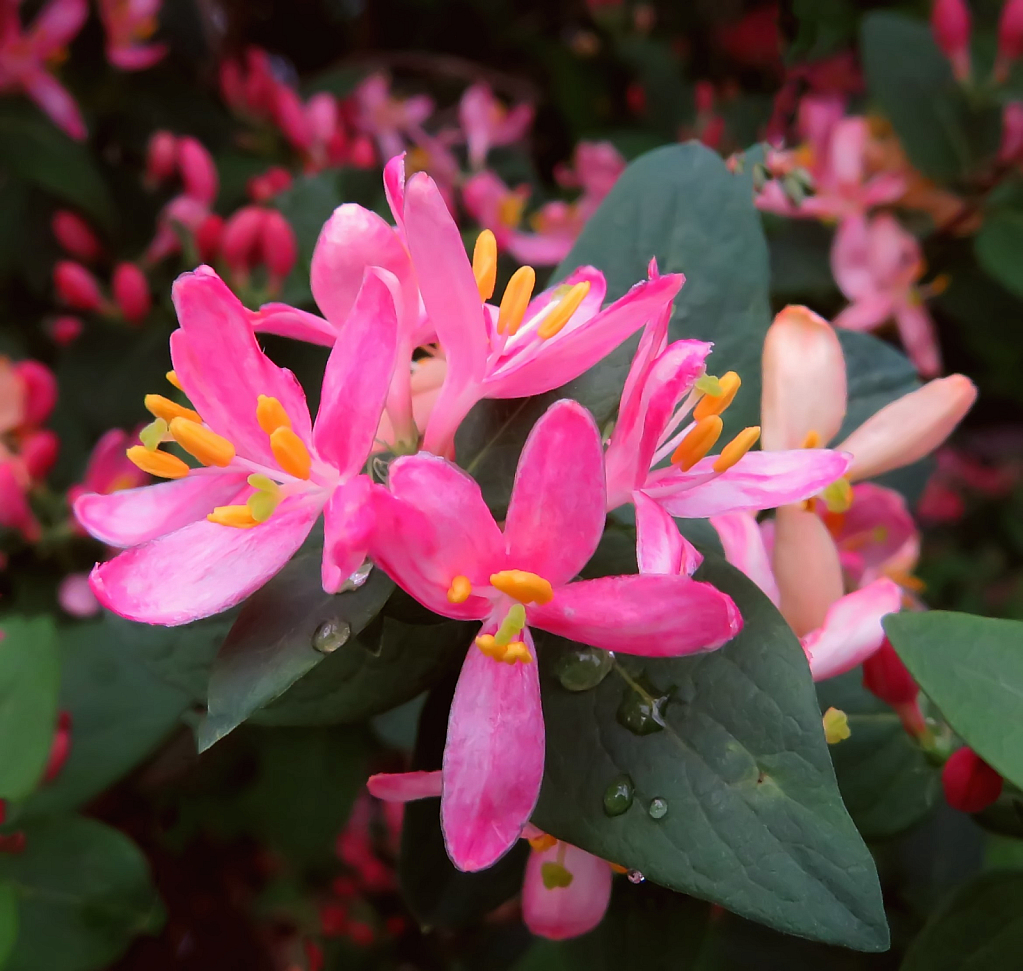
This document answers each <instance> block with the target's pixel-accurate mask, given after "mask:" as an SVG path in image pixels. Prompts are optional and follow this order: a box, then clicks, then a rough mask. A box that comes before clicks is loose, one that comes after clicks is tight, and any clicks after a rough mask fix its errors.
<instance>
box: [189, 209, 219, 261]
mask: <svg viewBox="0 0 1023 971" xmlns="http://www.w3.org/2000/svg"><path fill="white" fill-rule="evenodd" d="M223 233H224V217H223V216H220V215H218V214H217V213H215V212H211V213H210V214H209V215H208V216H207V217H206V218H205V219H203V221H202V222H201V223H199V226H198V228H197V229H196V231H195V248H196V249H197V250H198V251H199V259H200V260H202V261H203V263H213V262H214V261H215V260H216V258H217V255H218V254H219V253H220V239H221V236H222V235H223Z"/></svg>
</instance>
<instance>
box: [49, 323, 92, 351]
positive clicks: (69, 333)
mask: <svg viewBox="0 0 1023 971" xmlns="http://www.w3.org/2000/svg"><path fill="white" fill-rule="evenodd" d="M84 329H85V325H84V324H83V323H82V321H81V320H80V319H79V318H78V317H71V316H70V315H68V316H64V317H58V318H57V319H56V320H54V321H53V322H52V323H51V324H50V336H51V337H52V338H53V340H54V343H56V344H59V345H60V346H61V347H67V346H68V344H70V343H71V342H72V341H75V340H77V339H78V338H79V337H81V336H82V331H83V330H84Z"/></svg>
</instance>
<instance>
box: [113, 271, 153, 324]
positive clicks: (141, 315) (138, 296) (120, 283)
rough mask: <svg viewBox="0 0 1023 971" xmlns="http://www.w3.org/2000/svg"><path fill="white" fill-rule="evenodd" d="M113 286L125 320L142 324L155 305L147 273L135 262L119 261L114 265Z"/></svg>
mask: <svg viewBox="0 0 1023 971" xmlns="http://www.w3.org/2000/svg"><path fill="white" fill-rule="evenodd" d="M111 288H112V290H113V293H114V301H115V302H116V303H117V306H118V308H119V309H120V311H121V313H122V314H124V318H125V320H127V321H128V323H130V324H141V323H142V321H143V320H145V319H146V317H147V316H148V315H149V310H150V308H151V307H152V305H153V301H152V297H151V296H150V294H149V281H147V280H146V275H145V274H144V273H143V272H142V271H141V270H140V269H139V268H138V267H137V266H136V265H135V264H134V263H118V264H117V266H116V267H114V275H113V278H112V279H111Z"/></svg>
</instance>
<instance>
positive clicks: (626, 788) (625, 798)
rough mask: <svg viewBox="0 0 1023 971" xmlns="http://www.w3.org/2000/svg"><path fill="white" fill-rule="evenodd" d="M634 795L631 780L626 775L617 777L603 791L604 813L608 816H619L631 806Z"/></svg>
mask: <svg viewBox="0 0 1023 971" xmlns="http://www.w3.org/2000/svg"><path fill="white" fill-rule="evenodd" d="M634 794H635V788H634V787H633V784H632V779H631V778H630V777H629V776H627V775H620V776H618V777H617V778H616V779H613V780H612V781H611V784H610V785H609V786H608V787H607V788H606V789H605V790H604V812H606V813H607V814H608V816H621V814H622V813H624V812H626V811H627V810H628V808H629V806H631V805H632V797H633V795H634Z"/></svg>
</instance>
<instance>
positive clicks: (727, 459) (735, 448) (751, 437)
mask: <svg viewBox="0 0 1023 971" xmlns="http://www.w3.org/2000/svg"><path fill="white" fill-rule="evenodd" d="M758 438H760V426H759V425H752V426H751V427H749V428H744V429H743V430H742V431H741V432H739V434H738V435H736V436H735V438H733V439H732V440H731V441H730V442H729V443H728V444H727V445H726V446H725V447H724V448H723V449H721V454H720V455H719V456H718V457H717V461H716V462H715V463H714V471H715V472H727V471H728V470H729V469H730V468H731V467H732V466H733V465H735V463H736V462H738V461H739V459H741V458H742V457H743V456H744V455H745V454H746V453H747V452H748V451H749V450H750V449H751V448H752V447H753V446H754V445H755V444H756V442H757V439H758Z"/></svg>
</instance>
